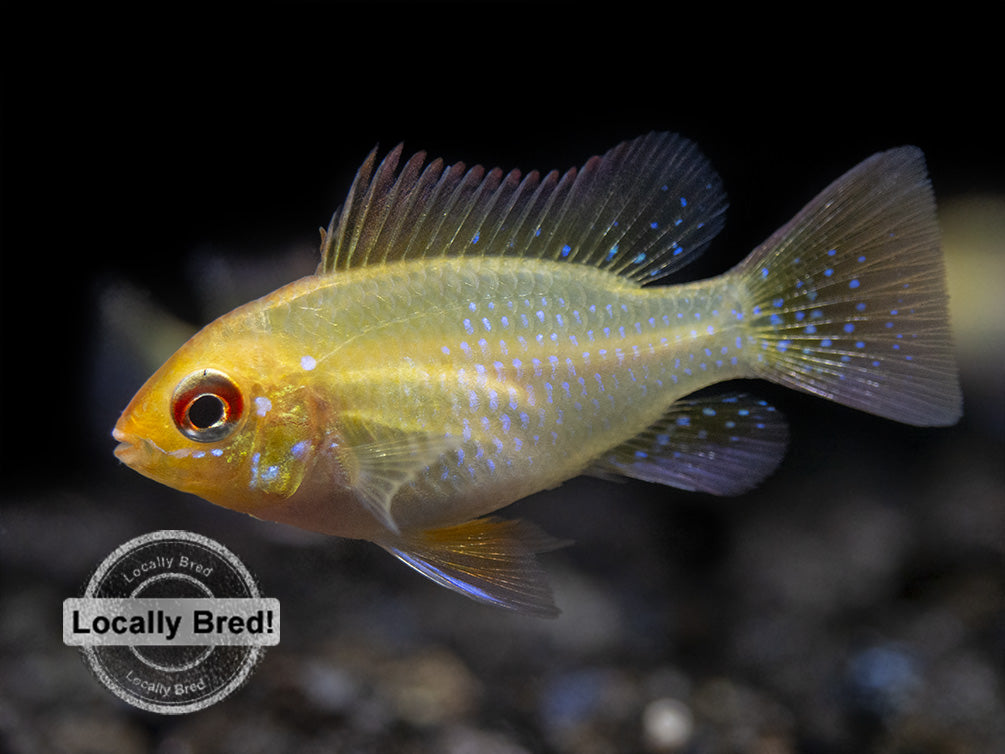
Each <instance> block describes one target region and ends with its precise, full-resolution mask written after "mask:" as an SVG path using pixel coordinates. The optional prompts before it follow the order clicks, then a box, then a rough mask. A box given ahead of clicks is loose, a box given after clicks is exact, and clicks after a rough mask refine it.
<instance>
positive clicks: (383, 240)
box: [318, 133, 726, 284]
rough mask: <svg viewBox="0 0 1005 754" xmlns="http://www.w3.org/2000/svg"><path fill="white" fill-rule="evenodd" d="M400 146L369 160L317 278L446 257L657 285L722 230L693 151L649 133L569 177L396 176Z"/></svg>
mask: <svg viewBox="0 0 1005 754" xmlns="http://www.w3.org/2000/svg"><path fill="white" fill-rule="evenodd" d="M401 154H402V146H401V145H398V146H397V147H395V148H394V149H393V150H391V152H390V153H388V155H387V156H386V157H384V159H383V160H382V161H381V162H380V164H379V165H376V168H375V167H374V166H375V163H376V160H377V152H376V150H374V151H373V152H371V153H370V155H369V156H368V157H367V158H366V161H365V162H364V163H363V165H362V167H361V168H360V169H359V172H358V173H357V174H356V178H355V179H354V181H353V184H352V187H351V188H350V190H349V195H348V197H347V198H346V201H345V204H344V205H343V207H342V209H341V211H339V212H336V214H335V215H334V216H333V217H332V220H331V223H330V224H329V226H328V230H327V232H324V231H323V232H322V245H321V252H322V258H321V264H320V265H319V267H318V274H326V273H331V272H336V271H338V270H345V269H350V268H353V267H363V266H366V265H373V264H384V263H388V262H395V261H402V260H410V259H422V258H428V257H439V256H465V255H472V256H515V257H524V258H532V259H550V260H555V261H568V262H577V263H581V264H588V265H592V266H595V267H598V268H600V269H604V270H608V271H610V272H614V273H616V274H620V275H623V276H625V277H628V278H630V279H632V280H635V281H636V282H638V283H640V284H642V283H648V282H652V281H654V280H659V279H660V278H663V277H665V276H667V275H669V274H671V273H672V272H674V271H676V270H679V269H680V268H681V267H683V266H684V265H686V264H687V263H688V262H690V261H691V260H693V259H694V258H696V257H697V256H698V255H699V254H701V252H702V251H703V250H704V248H705V246H706V245H707V244H708V242H709V241H710V240H711V239H712V237H713V236H714V235H715V234H716V233H717V232H718V231H719V229H720V228H721V227H722V223H723V219H724V213H725V209H726V199H725V194H724V192H723V191H722V188H721V183H720V180H719V177H718V175H717V174H716V173H715V171H714V170H713V169H712V168H711V166H710V165H709V164H708V162H707V160H706V159H705V157H704V156H703V155H702V154H701V153H700V152H699V151H698V149H697V147H695V145H694V144H693V143H692V142H690V141H688V140H687V139H684V138H683V137H680V136H677V135H676V134H667V133H651V134H648V135H647V136H643V137H640V138H638V139H635V140H633V141H627V142H623V143H621V144H619V145H618V146H616V147H614V148H613V149H611V150H609V151H608V152H607V153H606V154H604V155H603V156H602V157H591V158H590V159H589V160H587V162H586V163H585V164H584V165H583V167H582V168H580V169H578V170H577V169H575V168H572V169H570V170H568V171H566V172H565V173H564V174H559V172H558V171H552V172H550V173H547V174H546V175H545V176H544V177H543V178H542V177H541V176H540V174H539V173H538V172H537V171H532V172H530V173H527V174H526V175H523V174H521V172H520V171H519V170H512V171H510V172H509V173H504V172H503V171H502V170H500V169H499V168H495V169H493V170H485V169H484V168H482V167H481V166H480V165H476V166H475V167H473V168H471V169H466V168H465V165H464V164H463V163H457V164H455V165H451V166H446V165H444V163H443V161H442V160H439V159H437V160H433V161H432V162H430V163H428V164H426V165H425V167H423V163H424V162H425V158H426V155H425V153H423V152H419V153H417V154H415V155H413V156H412V157H411V158H409V159H408V160H407V161H406V162H405V164H404V165H403V166H402V167H401V170H400V171H399V170H398V164H399V161H400V160H401Z"/></svg>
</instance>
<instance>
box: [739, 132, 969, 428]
mask: <svg viewBox="0 0 1005 754" xmlns="http://www.w3.org/2000/svg"><path fill="white" fill-rule="evenodd" d="M736 272H738V273H739V274H740V275H742V276H743V278H744V281H745V285H744V286H743V287H744V289H745V293H746V299H745V302H744V311H745V313H746V316H747V324H748V325H749V326H750V327H751V328H752V330H751V331H750V332H751V335H752V336H753V338H754V343H753V345H754V347H755V350H756V354H757V355H756V356H755V357H754V359H755V363H754V369H755V370H756V373H757V374H758V376H760V377H764V378H766V379H769V380H771V381H773V382H779V383H782V384H785V385H789V386H791V387H795V388H798V389H800V390H805V391H807V392H810V393H814V394H816V395H819V396H822V397H824V398H829V399H831V400H834V401H838V402H839V403H843V404H845V405H848V406H851V407H853V408H857V409H860V410H862V411H868V412H870V413H873V414H878V415H879V416H884V417H887V418H890V419H894V420H896V421H901V422H905V423H907V424H915V425H919V426H934V425H948V424H953V423H954V422H956V420H957V419H959V417H960V414H961V404H962V399H961V395H960V387H959V382H958V379H957V370H956V363H955V358H954V354H953V343H952V336H951V333H950V330H949V320H948V311H947V309H948V307H947V301H948V298H947V294H946V283H945V275H944V271H943V263H942V254H941V251H940V248H939V229H938V224H937V221H936V217H935V201H934V198H933V196H932V189H931V186H930V184H929V182H928V178H927V175H926V170H925V161H924V156H923V155H922V153H921V150H919V149H917V148H914V147H902V148H900V149H893V150H891V151H889V152H883V153H880V154H876V155H873V156H872V157H870V158H869V159H867V160H866V161H864V162H862V163H861V164H859V165H858V166H857V167H855V168H853V169H852V170H851V171H849V172H848V173H846V174H845V175H844V176H842V177H841V178H839V179H838V180H837V181H835V182H834V183H833V184H831V185H830V186H829V187H828V188H827V189H825V190H824V191H823V192H822V193H821V194H820V195H819V196H817V197H816V198H815V199H814V200H813V201H811V202H810V203H809V204H808V205H806V207H804V208H803V209H802V211H800V212H799V214H798V215H796V216H795V217H794V218H793V219H792V220H791V221H790V222H789V223H788V224H787V225H785V226H784V227H782V228H780V229H779V230H778V231H777V232H776V233H775V234H774V235H772V236H771V238H769V239H768V240H767V241H765V242H764V243H763V244H761V245H760V246H759V247H758V248H757V249H755V250H754V252H753V253H751V255H750V256H749V257H747V259H746V260H744V261H743V262H741V263H740V264H739V265H738V266H737V268H736Z"/></svg>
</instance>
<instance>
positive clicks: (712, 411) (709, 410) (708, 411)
mask: <svg viewBox="0 0 1005 754" xmlns="http://www.w3.org/2000/svg"><path fill="white" fill-rule="evenodd" d="M701 412H702V413H703V414H704V415H705V416H715V409H714V408H703V409H702V410H701Z"/></svg>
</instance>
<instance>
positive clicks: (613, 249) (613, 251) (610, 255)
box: [607, 244, 618, 261]
mask: <svg viewBox="0 0 1005 754" xmlns="http://www.w3.org/2000/svg"><path fill="white" fill-rule="evenodd" d="M617 254H618V245H617V244H614V246H612V247H611V250H610V251H609V252H607V261H610V260H612V259H614V257H615V256H617Z"/></svg>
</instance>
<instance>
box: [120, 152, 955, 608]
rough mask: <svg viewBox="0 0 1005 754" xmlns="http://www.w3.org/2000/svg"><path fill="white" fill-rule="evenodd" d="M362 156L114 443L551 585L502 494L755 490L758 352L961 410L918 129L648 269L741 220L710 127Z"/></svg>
mask: <svg viewBox="0 0 1005 754" xmlns="http://www.w3.org/2000/svg"><path fill="white" fill-rule="evenodd" d="M399 157H400V147H399V148H398V149H396V150H394V151H392V153H391V154H390V155H389V156H388V157H387V158H386V159H385V160H384V162H382V163H381V164H380V165H379V166H375V162H374V156H373V155H371V156H370V158H368V160H367V161H366V163H364V165H363V167H362V168H361V169H360V172H359V174H358V176H357V178H356V181H355V182H354V184H353V187H352V189H351V190H350V193H349V197H348V199H347V201H346V204H345V206H344V207H343V210H342V211H341V213H339V214H337V215H336V217H335V218H334V219H333V221H332V224H331V225H330V226H329V228H328V230H327V232H326V233H325V240H324V244H323V249H322V252H323V256H322V262H321V265H320V266H319V269H318V273H317V274H316V275H314V276H311V277H308V278H304V279H302V280H299V281H296V282H294V283H291V284H290V285H288V286H286V287H284V288H281V289H279V290H278V291H276V292H274V293H272V294H270V295H269V296H266V297H264V298H262V299H260V300H258V301H254V302H251V303H249V304H246V305H245V306H243V307H241V308H239V309H237V310H235V311H233V312H231V313H230V314H227V315H225V316H224V317H221V318H220V319H219V320H217V321H216V322H214V323H212V324H210V325H208V326H207V327H206V328H204V329H203V330H202V331H201V332H200V333H198V334H197V335H195V336H194V337H193V338H192V339H191V340H190V341H189V342H188V343H187V344H186V345H185V346H183V347H182V348H181V349H180V350H179V351H178V353H177V354H175V356H173V357H172V358H171V359H170V360H169V361H168V362H167V363H166V364H165V365H164V366H163V367H162V368H161V369H160V370H158V372H157V373H155V374H154V375H153V376H152V377H151V378H150V380H149V381H148V382H147V384H146V385H144V387H143V388H142V389H141V390H140V391H139V393H137V395H136V397H135V398H134V399H133V401H132V402H131V403H130V404H129V406H128V407H127V408H126V410H125V411H124V412H123V415H122V417H121V419H120V420H119V422H118V424H117V425H116V428H115V431H114V433H113V434H114V435H115V437H116V439H118V440H119V441H120V445H119V447H118V448H117V449H116V454H117V455H118V457H119V458H120V459H122V460H123V461H124V462H126V463H127V464H129V465H130V466H132V467H133V468H135V469H136V470H137V471H139V472H140V473H142V474H145V475H147V476H149V477H151V478H153V479H155V480H157V481H160V482H163V483H165V484H169V485H171V486H173V487H176V488H177V489H180V490H183V491H187V492H193V493H195V494H198V495H200V496H202V497H204V498H206V499H207V500H210V501H212V502H214V503H217V504H220V505H224V506H226V507H229V508H232V509H234V510H239V511H244V512H247V513H250V514H252V515H255V516H258V517H260V518H265V519H269V520H274V521H278V522H283V523H288V524H292V525H296V526H300V527H303V528H307V529H313V530H316V531H321V532H325V533H328V534H334V535H338V536H347V537H357V538H362V539H367V540H370V541H373V542H375V543H377V544H379V545H381V546H382V547H384V548H385V549H387V550H388V551H390V552H392V553H393V554H394V555H396V556H397V557H398V558H400V559H401V560H402V561H403V562H405V563H407V564H408V565H410V566H412V567H413V568H415V569H416V570H418V571H419V572H421V573H423V574H424V575H426V576H428V577H429V578H431V579H433V580H434V581H436V582H437V583H439V584H441V585H443V586H446V587H448V588H451V589H454V590H456V591H459V592H461V593H462V594H465V595H467V596H469V597H472V598H474V599H476V600H479V601H482V602H487V603H490V604H495V605H498V606H502V607H507V608H510V609H514V610H519V611H522V612H527V613H532V614H538V615H553V614H555V612H556V609H555V607H554V603H553V601H552V598H551V594H550V591H549V590H548V587H547V583H546V580H545V578H544V575H543V573H542V572H541V570H540V568H539V566H538V565H537V561H536V558H535V553H538V552H542V551H545V550H548V549H551V548H552V547H554V546H555V545H556V544H557V541H556V540H553V539H551V538H550V537H548V536H547V535H545V534H543V533H541V532H540V531H538V530H537V529H535V528H534V527H533V526H532V525H530V524H526V523H523V522H513V521H509V522H507V521H502V520H499V519H495V518H483V517H484V516H486V514H489V513H492V512H494V511H496V510H498V509H499V508H502V507H504V506H506V505H508V504H509V503H511V502H513V501H515V500H517V499H520V498H522V497H525V496H527V495H530V494H532V493H534V492H537V491H539V490H541V489H545V488H549V487H553V486H555V485H557V484H560V483H561V482H562V481H564V480H566V479H569V478H570V477H573V476H576V475H577V474H580V473H583V472H584V471H591V472H593V473H600V474H622V475H627V476H632V477H636V478H638V479H643V480H647V481H652V482H658V483H662V484H668V485H672V486H676V487H680V488H684V489H693V490H702V491H705V492H711V493H715V494H739V493H741V492H742V491H744V490H746V489H749V488H750V487H752V486H754V485H755V484H757V483H758V482H759V481H760V480H762V479H763V478H764V477H765V476H767V474H769V473H770V472H771V470H772V469H773V468H774V467H775V466H776V465H777V463H778V460H779V459H780V457H781V454H782V453H783V451H784V447H785V444H786V442H787V432H786V429H785V424H784V421H783V420H782V419H781V417H779V416H778V415H777V413H776V412H775V411H774V410H773V409H772V408H771V407H770V406H768V405H767V404H765V403H764V402H763V401H759V400H757V399H756V398H753V397H751V396H747V395H744V394H737V393H725V394H718V395H708V394H702V395H699V396H692V394H693V393H695V391H697V390H699V389H700V388H703V387H707V386H709V385H712V384H714V383H718V382H723V381H726V380H731V379H734V378H737V377H762V378H766V379H770V380H774V381H777V382H782V383H784V384H788V385H790V386H792V387H795V388H798V389H801V390H806V391H809V392H812V393H814V394H816V395H820V396H823V397H827V398H830V399H833V400H837V401H840V402H843V403H846V404H848V405H852V406H855V407H857V408H861V409H863V410H866V411H871V412H873V413H878V414H880V415H883V416H887V417H889V418H892V419H896V420H899V421H905V422H909V423H913V424H946V423H952V422H953V421H955V419H956V418H957V417H958V415H959V405H960V399H959V389H958V385H957V382H956V372H955V364H954V359H953V356H952V345H951V338H950V336H949V330H948V321H947V314H946V299H945V290H944V288H945V286H944V282H943V277H942V268H941V257H940V252H939V248H938V229H937V227H936V225H935V219H934V203H933V200H932V196H931V189H930V187H929V185H928V182H927V178H926V176H925V173H924V163H923V159H922V157H921V154H920V152H918V151H917V150H913V149H910V148H904V149H901V150H893V151H891V152H887V153H883V154H881V155H876V156H875V157H873V158H871V159H870V160H867V161H866V162H865V163H863V164H862V165H860V166H859V167H857V168H855V169H854V170H852V171H851V172H849V173H848V174H847V175H846V176H844V177H843V178H841V179H840V180H839V181H838V182H836V183H835V184H834V185H832V186H831V187H829V188H828V189H827V190H825V191H824V192H823V193H822V194H821V195H820V196H818V197H817V198H816V199H815V200H813V202H811V203H810V204H809V205H807V207H806V208H805V209H804V210H803V211H802V212H801V213H800V214H799V215H798V216H797V217H796V218H795V219H793V221H791V222H790V223H789V224H788V225H786V226H785V227H784V228H782V229H781V230H780V231H779V232H778V233H776V234H775V235H774V236H773V237H772V238H771V239H769V240H768V241H767V242H765V244H763V245H762V246H761V247H759V248H758V249H756V250H755V251H754V252H753V253H752V254H751V255H750V256H749V257H748V258H747V259H746V260H744V262H742V263H741V264H740V265H738V266H737V268H735V269H734V270H733V271H731V272H730V273H727V274H725V275H722V276H719V277H717V278H714V279H711V280H707V281H702V282H698V283H690V284H686V285H674V286H666V285H658V286H648V287H646V284H647V283H650V282H655V281H661V280H662V279H663V278H665V277H666V276H668V275H670V274H671V273H673V272H674V271H676V270H677V269H679V268H680V267H682V266H683V265H685V264H686V263H687V262H688V261H690V260H691V259H693V258H694V257H696V256H697V255H698V254H700V253H701V251H702V250H703V249H704V247H705V246H706V245H707V243H708V242H709V241H710V240H711V238H712V236H713V235H714V234H715V232H716V231H717V230H718V228H719V227H720V225H721V222H722V213H723V210H724V207H725V199H724V195H723V193H722V191H721V188H720V185H719V181H718V178H717V177H716V176H715V173H714V171H712V169H711V168H710V167H709V166H708V165H707V163H706V162H705V160H704V158H702V157H701V155H700V154H699V153H698V152H697V150H696V149H695V148H694V146H693V145H692V144H691V143H690V142H687V141H686V140H683V139H680V138H679V137H675V136H672V135H667V134H650V135H649V136H646V137H642V138H641V139H637V140H635V141H633V142H627V143H625V144H622V145H619V146H618V147H615V148H614V149H612V150H611V151H610V152H608V153H607V154H606V155H604V156H603V157H601V158H592V159H591V160H590V161H588V162H587V163H586V164H585V165H584V166H583V168H582V169H580V170H579V171H575V170H573V171H569V172H567V173H565V174H564V175H559V174H558V173H550V174H547V175H545V176H541V175H539V174H537V173H528V174H526V175H521V174H520V173H517V172H516V171H514V172H511V173H509V174H505V175H504V174H503V173H502V171H498V170H496V171H487V172H486V171H484V170H483V169H481V168H480V167H476V168H472V169H470V170H468V169H466V168H465V167H464V166H463V165H454V166H445V165H444V164H443V163H442V162H441V161H438V160H437V161H433V162H432V163H429V164H428V165H426V164H425V162H424V156H423V155H421V154H420V155H416V156H415V157H413V158H412V159H410V160H408V161H407V162H406V163H405V165H404V166H403V167H401V169H400V170H399V169H398V160H399Z"/></svg>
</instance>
